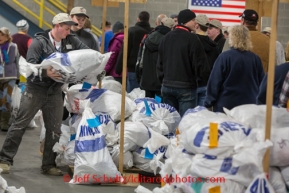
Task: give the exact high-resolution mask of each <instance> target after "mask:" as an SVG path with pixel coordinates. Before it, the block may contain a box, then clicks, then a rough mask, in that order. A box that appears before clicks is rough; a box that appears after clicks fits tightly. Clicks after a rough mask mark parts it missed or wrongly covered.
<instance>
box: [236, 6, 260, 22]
mask: <svg viewBox="0 0 289 193" xmlns="http://www.w3.org/2000/svg"><path fill="white" fill-rule="evenodd" d="M239 17H242V18H244V19H245V20H248V21H258V19H259V16H258V13H257V12H256V11H255V10H253V9H246V10H245V11H244V12H243V14H241V15H240V16H239Z"/></svg>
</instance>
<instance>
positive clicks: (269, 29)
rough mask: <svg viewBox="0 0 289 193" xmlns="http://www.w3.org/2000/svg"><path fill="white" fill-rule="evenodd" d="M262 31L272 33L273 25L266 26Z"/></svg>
mask: <svg viewBox="0 0 289 193" xmlns="http://www.w3.org/2000/svg"><path fill="white" fill-rule="evenodd" d="M262 32H268V33H271V27H265V28H264V29H263V31H262Z"/></svg>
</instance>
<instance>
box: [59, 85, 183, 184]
mask: <svg viewBox="0 0 289 193" xmlns="http://www.w3.org/2000/svg"><path fill="white" fill-rule="evenodd" d="M108 80H109V81H110V83H113V85H114V86H112V87H110V88H113V89H112V90H114V91H111V90H108V89H97V88H95V87H90V88H84V85H83V84H77V85H74V86H72V87H70V88H69V89H68V91H67V92H66V97H65V106H66V108H67V109H68V110H69V111H70V112H72V113H75V115H74V116H73V117H71V119H70V120H69V125H68V126H65V125H62V128H61V130H62V136H61V138H60V142H59V143H57V144H56V145H55V146H54V148H53V149H54V151H55V152H57V153H58V156H57V158H56V162H57V164H58V165H74V172H75V175H77V176H79V175H80V174H84V173H85V174H92V175H93V174H95V173H97V174H106V175H107V172H108V170H109V171H111V174H110V177H111V179H112V180H113V176H116V175H119V173H118V171H117V169H116V167H118V165H119V155H120V147H119V140H120V139H119V133H120V132H119V131H120V119H121V97H122V95H121V94H120V93H119V92H117V91H119V90H120V89H117V85H118V84H115V83H114V80H110V79H108ZM106 81H107V79H105V80H104V81H103V83H104V84H102V88H104V87H106V88H107V87H108V86H107V85H108V84H105V82H106ZM115 82H116V81H115ZM120 86H121V85H119V87H120ZM143 96H144V91H141V90H140V89H135V90H133V91H132V92H131V93H129V94H127V95H126V98H125V111H124V112H125V114H124V116H125V118H126V121H125V122H124V162H123V167H124V168H126V169H129V168H131V167H133V166H135V167H137V168H140V169H141V170H143V171H146V172H151V173H153V170H152V169H151V167H150V162H151V160H152V157H148V156H147V155H146V154H147V152H148V150H147V149H154V148H155V146H156V145H155V144H153V143H151V140H150V139H151V137H157V138H162V140H160V142H162V141H165V143H164V144H165V145H168V142H169V140H168V138H169V137H171V136H173V135H174V134H175V131H176V128H177V126H178V124H179V121H180V120H181V117H180V115H179V113H178V112H177V111H176V110H175V109H174V108H172V107H170V106H169V105H167V104H162V103H158V102H157V101H156V100H154V99H150V98H140V97H143ZM133 100H134V101H133ZM87 101H89V103H88V102H87ZM87 112H90V113H88V114H89V116H90V117H93V116H94V117H95V118H94V119H96V120H97V121H96V122H97V123H98V124H97V126H96V128H95V129H96V130H97V132H96V130H94V128H93V127H92V126H90V125H89V124H88V121H87V119H88V118H87V116H88V115H86V114H87ZM92 114H93V115H92ZM84 128H85V129H84ZM98 132H99V133H98ZM96 133H98V136H96ZM92 139H93V140H98V142H99V143H100V144H103V146H101V147H98V148H96V149H90V150H88V149H86V148H92V147H95V146H94V145H93V144H89V143H88V142H87V141H89V140H92ZM82 141H85V143H84V142H82ZM91 143H93V142H91ZM89 146H91V147H89ZM80 147H81V148H80ZM153 151H154V152H155V153H157V152H164V151H165V148H162V147H160V148H157V149H154V150H153ZM107 153H108V154H107ZM149 154H150V153H149ZM150 156H151V155H150ZM100 157H102V158H105V159H104V160H99V159H100ZM111 163H114V165H113V166H112V165H111ZM108 168H111V169H108ZM71 183H77V182H71ZM82 183H84V182H82ZM85 183H96V182H94V181H93V180H92V181H89V182H85ZM102 183H105V182H102Z"/></svg>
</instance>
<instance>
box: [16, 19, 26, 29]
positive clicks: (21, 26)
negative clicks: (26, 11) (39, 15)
mask: <svg viewBox="0 0 289 193" xmlns="http://www.w3.org/2000/svg"><path fill="white" fill-rule="evenodd" d="M16 27H17V28H18V30H20V31H26V30H28V29H29V24H28V22H27V21H26V20H25V19H21V20H19V21H18V22H17V23H16Z"/></svg>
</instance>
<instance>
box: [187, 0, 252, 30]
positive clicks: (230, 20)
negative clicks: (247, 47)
mask: <svg viewBox="0 0 289 193" xmlns="http://www.w3.org/2000/svg"><path fill="white" fill-rule="evenodd" d="M245 4H246V0H222V7H207V6H192V5H191V0H189V5H188V6H189V7H188V8H189V9H191V10H192V11H193V12H195V13H196V15H198V14H204V15H207V17H208V18H209V19H210V20H211V19H217V20H219V21H220V22H222V25H223V26H233V25H239V24H240V20H241V19H240V18H239V15H241V14H242V13H243V11H244V10H245Z"/></svg>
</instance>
